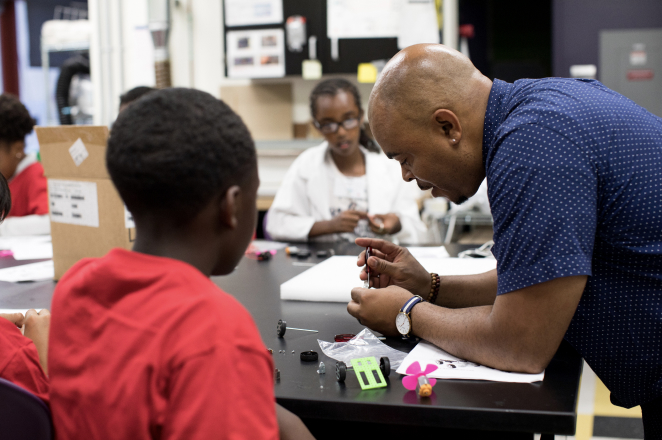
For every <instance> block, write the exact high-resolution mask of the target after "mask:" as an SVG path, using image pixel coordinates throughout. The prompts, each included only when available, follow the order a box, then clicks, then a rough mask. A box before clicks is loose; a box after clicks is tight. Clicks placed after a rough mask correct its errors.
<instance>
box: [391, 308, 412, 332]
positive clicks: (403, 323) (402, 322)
mask: <svg viewBox="0 0 662 440" xmlns="http://www.w3.org/2000/svg"><path fill="white" fill-rule="evenodd" d="M395 326H396V327H397V329H398V331H399V332H400V334H401V335H406V334H408V333H409V327H410V323H409V317H408V316H407V315H405V314H404V313H402V312H400V313H398V316H396V317H395Z"/></svg>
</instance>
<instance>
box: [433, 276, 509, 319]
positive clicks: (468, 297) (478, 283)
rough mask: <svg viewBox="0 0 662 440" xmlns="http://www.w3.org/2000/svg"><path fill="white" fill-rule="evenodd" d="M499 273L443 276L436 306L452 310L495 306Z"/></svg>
mask: <svg viewBox="0 0 662 440" xmlns="http://www.w3.org/2000/svg"><path fill="white" fill-rule="evenodd" d="M496 293H497V272H496V269H495V270H491V271H489V272H486V273H481V274H477V275H454V276H442V277H441V283H440V285H439V296H438V297H437V301H436V304H437V305H438V306H442V307H448V308H450V309H459V308H462V307H475V306H486V305H491V304H494V300H495V299H496Z"/></svg>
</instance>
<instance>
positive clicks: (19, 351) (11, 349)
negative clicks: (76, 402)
mask: <svg viewBox="0 0 662 440" xmlns="http://www.w3.org/2000/svg"><path fill="white" fill-rule="evenodd" d="M10 209H11V197H10V194H9V187H8V186H7V181H6V180H5V178H4V176H3V175H2V174H0V223H2V221H3V220H4V219H5V217H6V216H7V213H9V211H10ZM49 324H50V313H48V310H46V309H43V310H41V311H40V312H37V311H36V310H32V309H31V310H28V311H27V313H26V314H25V316H23V314H22V313H0V377H1V378H3V379H6V380H8V381H10V382H13V383H14V384H16V385H19V386H21V387H23V388H25V389H26V390H28V391H30V392H32V393H33V394H35V395H36V396H37V397H39V398H41V399H42V400H43V401H44V402H46V403H48V378H47V377H46V374H47V373H48V371H47V367H46V356H47V355H46V353H47V351H48V326H49ZM23 326H24V327H25V328H24V332H25V335H23V334H21V330H20V328H21V327H23Z"/></svg>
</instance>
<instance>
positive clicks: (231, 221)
mask: <svg viewBox="0 0 662 440" xmlns="http://www.w3.org/2000/svg"><path fill="white" fill-rule="evenodd" d="M240 197H241V188H240V187H239V186H238V185H233V186H231V187H230V188H228V189H227V191H225V194H224V195H223V199H222V200H221V204H220V205H221V206H220V208H221V209H220V220H221V223H222V225H223V226H225V227H228V228H230V229H235V228H236V227H237V225H238V224H239V218H238V216H237V215H238V213H239V204H240V200H239V198H240Z"/></svg>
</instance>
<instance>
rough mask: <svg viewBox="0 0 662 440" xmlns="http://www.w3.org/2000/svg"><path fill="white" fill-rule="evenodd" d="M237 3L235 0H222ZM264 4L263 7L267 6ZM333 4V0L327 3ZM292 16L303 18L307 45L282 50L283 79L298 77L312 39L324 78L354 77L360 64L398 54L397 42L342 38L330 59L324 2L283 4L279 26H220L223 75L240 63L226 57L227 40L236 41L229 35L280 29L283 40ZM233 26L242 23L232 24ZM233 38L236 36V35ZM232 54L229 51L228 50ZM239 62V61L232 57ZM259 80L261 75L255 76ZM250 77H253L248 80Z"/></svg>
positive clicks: (305, 0)
mask: <svg viewBox="0 0 662 440" xmlns="http://www.w3.org/2000/svg"><path fill="white" fill-rule="evenodd" d="M225 1H236V0H225ZM269 1H270V0H267V1H266V2H265V3H268V2H269ZM328 1H333V0H328ZM292 15H301V16H303V17H305V18H306V44H305V45H304V48H303V51H302V52H291V51H289V50H288V49H287V47H285V52H284V53H285V55H284V56H285V63H284V68H285V75H301V63H302V62H303V61H304V60H307V59H308V42H307V39H308V37H310V36H311V35H315V36H316V37H317V59H318V60H319V61H320V62H321V64H322V73H323V74H332V73H350V74H356V72H357V68H358V65H359V64H360V63H367V62H370V61H374V60H381V59H386V60H388V59H390V58H391V57H392V56H393V55H395V54H396V53H397V52H398V50H399V49H398V44H397V38H396V37H393V38H341V39H339V40H338V55H339V56H338V59H337V60H333V59H332V58H331V40H330V39H329V38H328V36H327V0H282V20H283V21H282V22H280V23H277V24H275V23H269V24H259V25H236V26H235V25H233V26H228V25H227V24H226V23H225V21H224V23H223V27H224V33H225V39H224V40H225V54H226V63H225V66H226V72H225V73H226V75H227V74H228V68H229V67H230V65H231V64H232V65H233V67H234V64H235V61H236V62H237V63H241V62H243V61H242V60H238V59H230V58H229V57H228V43H229V40H231V41H232V42H233V44H237V43H236V42H237V41H238V40H237V39H236V38H234V36H232V35H231V37H233V38H230V39H228V32H231V33H236V32H237V31H252V30H255V31H257V30H269V29H276V28H279V29H282V32H283V36H284V38H286V32H285V21H286V20H287V18H288V17H290V16H292ZM235 23H241V21H240V20H235ZM235 36H236V34H235ZM231 52H232V50H231ZM259 57H260V59H264V61H265V62H268V61H269V60H268V58H263V57H268V54H265V55H259ZM235 58H239V57H235ZM257 75H258V76H255V77H260V76H259V75H260V74H257ZM251 77H253V76H251Z"/></svg>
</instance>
